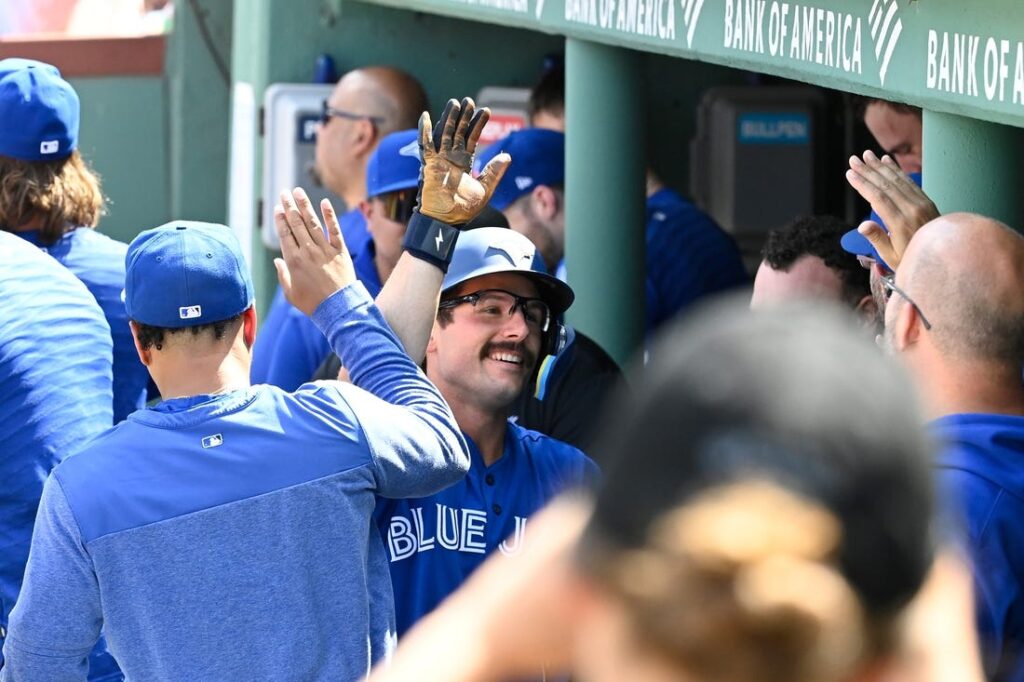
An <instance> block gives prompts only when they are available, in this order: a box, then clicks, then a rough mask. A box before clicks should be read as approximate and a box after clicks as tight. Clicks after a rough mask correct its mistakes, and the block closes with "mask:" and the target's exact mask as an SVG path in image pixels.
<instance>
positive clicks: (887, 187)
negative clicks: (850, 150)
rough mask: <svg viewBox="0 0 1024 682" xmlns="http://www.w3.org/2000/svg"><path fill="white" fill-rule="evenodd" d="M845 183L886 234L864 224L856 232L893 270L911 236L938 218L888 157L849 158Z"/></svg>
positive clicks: (868, 153)
mask: <svg viewBox="0 0 1024 682" xmlns="http://www.w3.org/2000/svg"><path fill="white" fill-rule="evenodd" d="M846 179H847V181H848V182H849V183H850V185H852V186H853V188H854V189H855V190H857V193H858V194H860V195H861V196H862V197H864V198H865V199H866V200H867V201H868V203H870V204H871V208H872V209H874V211H875V213H877V214H878V215H879V217H880V218H881V219H882V221H883V222H884V223H885V227H886V228H888V230H889V231H888V232H886V231H885V229H883V228H882V226H881V225H879V224H878V223H876V222H874V221H872V220H866V221H864V222H863V223H861V224H860V226H859V227H858V228H857V231H858V232H860V233H861V234H862V235H864V237H866V238H867V240H868V241H869V242H871V245H872V246H874V247H875V250H876V251H877V252H878V255H879V256H881V257H882V260H884V261H885V262H886V263H887V264H888V265H889V267H891V268H892V269H893V270H895V269H896V268H897V267H899V264H900V261H901V260H902V258H903V252H904V251H906V250H907V244H909V243H910V240H911V238H912V237H913V236H914V233H915V232H917V231H918V230H919V229H921V227H922V226H923V225H924V224H925V223H927V222H929V221H931V220H934V219H935V218H938V217H939V210H938V209H937V208H936V207H935V204H934V203H932V200H931V199H929V198H928V195H927V194H925V193H924V191H922V190H921V188H920V187H918V186H917V183H915V182H914V181H913V180H912V179H911V178H910V177H909V176H908V175H907V174H906V173H904V172H903V171H902V170H901V169H900V167H899V166H898V165H897V164H896V162H895V161H893V160H892V159H891V158H889V156H883V157H882V158H881V159H879V158H878V157H877V156H875V154H874V153H873V152H871V151H866V152H864V158H863V160H861V159H860V158H858V157H857V156H851V157H850V170H848V171H846Z"/></svg>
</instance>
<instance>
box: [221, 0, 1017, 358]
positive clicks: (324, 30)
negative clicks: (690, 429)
mask: <svg viewBox="0 0 1024 682" xmlns="http://www.w3.org/2000/svg"><path fill="white" fill-rule="evenodd" d="M378 5H380V6H378ZM233 40H234V43H233V49H232V77H233V87H234V95H233V96H234V97H235V104H236V107H235V127H236V130H237V128H238V126H239V124H240V119H239V112H240V111H241V112H242V113H245V114H246V116H258V111H257V110H256V109H254V108H253V107H252V105H251V103H252V102H256V103H257V105H258V102H259V101H260V99H261V97H262V92H263V90H264V89H265V88H266V87H267V86H268V85H269V84H271V83H274V82H278V81H292V82H302V81H306V80H308V79H309V77H310V75H311V73H312V65H313V61H314V59H315V57H316V56H317V55H318V54H321V53H329V54H331V55H333V56H334V57H335V59H336V61H337V63H338V66H339V69H340V70H341V71H344V70H346V69H348V68H351V67H354V66H359V65H364V64H371V63H391V64H395V65H397V66H400V67H403V68H406V69H408V70H410V71H412V72H413V73H414V74H415V75H417V76H418V77H419V78H420V79H421V80H422V81H423V82H424V83H425V84H426V85H427V87H428V90H429V93H430V96H431V98H432V100H433V102H434V104H435V107H436V106H437V104H438V103H440V102H443V100H444V99H445V98H447V97H449V96H453V95H462V94H466V93H470V94H471V93H474V92H476V91H477V90H478V89H479V87H480V86H482V85H487V84H492V85H493V84H502V85H516V84H528V83H529V82H531V81H532V80H533V79H534V78H535V77H536V75H537V65H538V64H539V60H540V57H541V55H543V54H544V53H546V52H551V51H558V52H562V51H564V52H565V54H566V78H567V83H568V85H567V93H566V96H567V101H566V107H567V112H566V113H567V129H568V133H567V134H568V138H567V151H566V155H567V158H566V163H567V172H568V177H569V178H570V180H569V184H568V185H567V188H566V193H567V198H566V202H567V259H568V262H569V270H570V278H571V283H572V284H573V286H574V288H575V289H576V291H577V295H578V299H577V300H578V304H577V305H576V306H575V307H574V309H573V311H572V314H571V318H572V321H573V322H574V323H575V324H576V325H577V326H579V327H580V328H581V329H583V330H585V331H587V332H588V333H590V334H592V335H593V336H594V337H595V338H596V339H597V340H598V341H599V342H601V343H602V344H603V345H605V347H606V348H608V349H609V351H610V352H611V353H612V355H614V356H615V357H616V358H617V359H618V360H620V361H623V360H626V359H627V358H628V357H629V356H630V354H631V353H632V352H634V351H635V349H636V348H638V346H639V343H640V341H641V324H642V310H640V311H638V306H641V305H642V300H643V297H642V295H641V294H642V275H643V269H642V268H643V248H644V247H643V233H642V231H640V230H635V231H626V230H623V229H622V225H623V224H624V223H625V222H626V221H628V224H638V225H639V224H642V211H643V188H642V186H641V185H640V183H641V181H642V173H641V172H640V170H641V169H642V168H643V164H644V163H645V161H646V156H647V150H648V148H650V149H652V150H657V151H659V152H660V153H662V154H667V155H669V156H670V155H671V154H672V153H673V150H676V149H679V147H677V146H676V145H678V144H679V140H672V139H667V140H663V139H658V140H654V141H651V140H647V141H644V139H643V138H644V137H645V134H646V133H647V131H649V130H655V131H657V132H659V133H660V132H661V130H662V127H661V126H657V127H652V126H651V125H650V124H651V122H652V121H656V122H658V123H659V124H665V123H667V122H669V121H666V118H668V119H670V121H671V122H676V121H672V119H673V118H674V117H673V114H672V112H673V95H674V94H675V93H678V92H680V91H686V90H687V89H688V88H690V89H692V90H691V92H693V93H696V92H697V91H699V89H700V87H701V85H702V84H704V83H710V82H718V83H722V82H725V83H727V82H729V81H730V79H733V81H734V80H735V79H736V78H737V76H736V75H735V72H731V71H726V70H716V69H715V65H718V66H726V67H733V68H735V69H742V70H747V71H755V72H761V73H766V74H772V75H777V76H782V77H786V78H791V79H795V80H800V81H805V82H808V83H813V84H817V85H821V86H824V87H829V88H833V89H837V90H843V91H848V92H854V93H858V94H865V95H872V96H877V97H882V98H886V99H891V100H897V101H902V102H907V103H911V104H916V105H919V106H921V107H923V108H924V109H925V116H924V127H925V132H924V136H925V156H924V178H925V188H926V190H927V191H928V192H929V193H930V194H931V195H932V196H933V198H934V199H935V200H936V202H937V203H938V205H939V207H940V209H942V210H943V211H952V210H973V211H979V212H983V213H987V214H989V215H993V216H995V217H998V218H1000V219H1002V220H1004V221H1006V222H1008V223H1009V224H1011V225H1014V226H1015V227H1018V228H1021V227H1024V198H1022V196H1021V192H1020V188H1021V187H1024V185H1022V182H1021V181H1022V179H1024V177H1022V174H1024V170H1022V166H1024V164H1021V163H1020V159H1021V158H1022V157H1024V130H1022V126H1024V3H1020V2H1019V0H989V1H988V2H985V3H964V2H953V1H952V0H929V1H926V2H904V1H902V0H811V1H809V2H803V3H800V2H784V1H782V0H373V2H370V3H363V2H355V1H354V0H248V1H246V2H239V3H236V5H235V8H234V30H233ZM652 76H653V77H654V83H652ZM677 88H678V89H677ZM246 93H248V94H246ZM240 96H241V97H242V101H243V103H245V102H248V104H243V106H242V107H239V106H238V102H239V99H238V98H239V97H240ZM246 98H248V99H246ZM680 99H681V100H682V101H683V102H684V106H681V107H678V106H677V107H676V112H677V113H678V114H679V116H678V121H681V122H682V124H683V125H682V126H678V125H677V126H674V127H675V128H676V129H678V128H680V127H682V128H683V129H686V127H687V126H690V125H692V111H690V110H691V109H692V104H693V101H694V99H693V97H681V98H680ZM241 125H243V126H249V127H252V121H251V120H250V121H247V120H246V118H242V119H241ZM664 129H665V130H670V129H671V128H670V127H669V126H665V127H664ZM624 132H628V133H629V134H628V135H624V134H622V133H624ZM616 133H618V134H616ZM635 133H638V134H635ZM669 136H671V133H669ZM234 143H235V145H236V146H235V148H234V152H235V153H238V152H242V153H243V155H244V156H245V157H246V158H251V159H252V163H251V166H252V169H253V172H252V173H251V174H250V175H248V176H245V175H240V176H238V177H233V178H232V192H233V193H234V192H236V190H237V189H239V188H242V189H245V190H251V191H246V192H241V193H239V194H237V195H236V196H244V195H251V196H252V197H253V200H254V201H257V200H258V193H259V186H258V182H259V177H260V171H261V168H260V157H261V144H262V140H260V139H253V140H252V141H251V146H249V145H248V142H247V141H246V140H245V139H239V138H238V137H237V135H236V138H235V140H234ZM666 150H667V151H666ZM653 159H654V165H655V167H656V168H657V167H658V153H655V154H653ZM683 173H684V174H685V171H683ZM681 179H682V178H680V177H669V178H668V180H669V181H670V183H672V184H680V180H681ZM249 183H251V187H248V186H247V185H248V184H249ZM584 197H586V199H585V201H584V200H583V198H584ZM254 213H255V209H254ZM257 239H258V238H257ZM270 257H271V254H268V253H265V251H264V250H263V248H262V246H260V245H259V244H255V245H254V261H255V262H254V271H255V275H256V278H257V282H258V285H257V286H258V287H259V295H260V297H261V299H262V301H263V304H264V305H265V304H266V302H267V301H268V296H269V292H270V291H272V286H273V279H272V268H271V267H270V266H269V262H270ZM638 313H639V314H638Z"/></svg>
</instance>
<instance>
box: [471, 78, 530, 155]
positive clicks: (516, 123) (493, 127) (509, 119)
mask: <svg viewBox="0 0 1024 682" xmlns="http://www.w3.org/2000/svg"><path fill="white" fill-rule="evenodd" d="M475 101H476V104H477V106H480V107H490V108H491V118H490V120H489V121H488V122H487V127H486V128H484V130H483V133H482V134H481V135H480V142H479V144H480V147H481V149H482V148H484V147H486V146H487V145H489V144H491V143H492V142H497V141H498V140H500V139H502V138H503V137H505V136H506V135H508V134H509V133H511V132H514V131H516V130H520V129H522V128H525V127H526V126H527V118H528V117H527V109H528V107H529V103H530V90H529V88H506V87H499V86H495V85H488V86H487V87H485V88H481V89H480V92H479V93H477V96H476V100H475Z"/></svg>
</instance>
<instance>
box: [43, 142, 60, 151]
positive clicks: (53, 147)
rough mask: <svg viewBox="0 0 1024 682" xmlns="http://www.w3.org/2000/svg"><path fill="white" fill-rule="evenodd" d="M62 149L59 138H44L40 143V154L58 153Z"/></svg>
mask: <svg viewBox="0 0 1024 682" xmlns="http://www.w3.org/2000/svg"><path fill="white" fill-rule="evenodd" d="M59 151H60V141H58V140H44V141H42V142H40V143H39V153H40V154H56V153H57V152H59Z"/></svg>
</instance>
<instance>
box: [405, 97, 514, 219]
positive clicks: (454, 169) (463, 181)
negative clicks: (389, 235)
mask: <svg viewBox="0 0 1024 682" xmlns="http://www.w3.org/2000/svg"><path fill="white" fill-rule="evenodd" d="M490 116H491V112H490V109H488V108H487V107H484V108H483V109H477V108H476V105H475V104H474V103H473V100H472V99H470V98H469V97H466V98H464V99H463V100H462V103H461V104H460V103H459V102H456V101H455V100H454V99H450V100H448V104H447V105H446V106H445V108H444V113H443V114H441V119H440V120H439V121H438V122H437V126H436V127H432V126H431V124H430V114H429V113H428V112H423V115H422V116H420V125H419V132H420V158H421V159H422V164H423V165H422V167H421V171H420V189H419V207H418V208H419V212H420V213H422V214H423V215H425V216H427V217H428V218H433V219H434V220H437V221H440V222H442V223H446V224H448V225H453V226H457V225H463V224H465V223H467V222H469V221H470V220H472V219H473V218H475V217H476V215H477V214H478V213H480V211H482V210H483V208H484V206H486V205H487V202H488V201H490V199H491V195H492V194H494V190H495V188H496V187H497V186H498V182H500V181H501V176H503V175H504V174H505V170H506V169H507V168H508V165H509V163H510V162H511V160H512V159H511V157H510V156H509V155H508V154H504V153H503V154H498V155H497V156H495V157H494V158H493V159H491V162H490V163H488V164H487V167H486V168H484V169H483V171H482V172H481V173H480V175H479V176H478V177H476V178H474V177H473V176H472V174H471V169H472V167H473V154H474V153H475V152H476V145H477V142H478V141H479V139H480V133H482V132H483V129H484V126H485V125H487V121H488V119H489V118H490Z"/></svg>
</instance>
